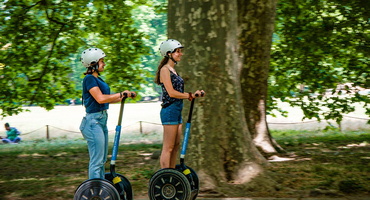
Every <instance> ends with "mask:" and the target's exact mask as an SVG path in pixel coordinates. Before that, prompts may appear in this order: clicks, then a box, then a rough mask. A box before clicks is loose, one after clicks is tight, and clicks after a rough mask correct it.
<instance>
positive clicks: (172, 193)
mask: <svg viewBox="0 0 370 200" xmlns="http://www.w3.org/2000/svg"><path fill="white" fill-rule="evenodd" d="M183 48H184V47H183V46H182V45H181V43H180V42H178V41H177V40H173V39H169V40H166V41H164V42H162V44H161V45H160V52H161V55H162V56H163V57H164V58H163V59H162V61H161V63H160V64H159V66H158V70H157V73H156V78H155V83H157V84H158V85H160V86H161V87H162V102H163V103H162V109H161V112H160V116H161V121H162V125H163V147H162V153H161V158H160V164H161V168H162V169H161V170H159V171H157V172H156V173H155V174H154V175H153V176H152V178H151V180H150V184H149V197H150V199H151V200H154V199H158V200H159V199H172V198H176V199H179V200H187V199H190V198H192V197H193V198H195V196H196V194H195V193H197V192H198V188H196V187H199V183H198V181H199V180H198V178H197V177H195V176H196V174H195V172H194V170H192V169H190V168H189V169H187V170H186V169H180V168H184V166H185V165H184V164H183V163H182V164H181V165H178V166H176V160H177V153H178V150H179V147H180V137H181V131H182V116H181V112H182V108H183V99H188V100H189V101H192V105H193V103H194V99H195V98H197V97H200V96H204V94H205V92H204V91H203V90H197V91H195V92H194V93H191V92H184V81H183V79H182V78H181V77H180V75H179V74H178V73H177V72H176V70H175V66H176V64H177V63H178V62H179V61H180V60H181V57H182V55H183V53H182V49H183ZM191 110H192V109H191ZM189 128H190V127H189ZM184 141H186V142H187V138H184ZM183 146H184V145H183ZM185 146H186V145H185ZM191 172H194V173H193V174H194V176H192V175H191ZM189 178H190V179H191V180H190V179H189ZM194 179H196V180H194Z"/></svg>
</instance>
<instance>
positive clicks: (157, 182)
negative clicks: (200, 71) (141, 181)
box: [148, 93, 204, 200]
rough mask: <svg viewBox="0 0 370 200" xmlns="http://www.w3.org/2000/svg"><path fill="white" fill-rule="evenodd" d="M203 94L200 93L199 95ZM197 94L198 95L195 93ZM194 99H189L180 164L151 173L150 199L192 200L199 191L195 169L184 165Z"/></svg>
mask: <svg viewBox="0 0 370 200" xmlns="http://www.w3.org/2000/svg"><path fill="white" fill-rule="evenodd" d="M203 95H204V94H203V93H202V94H201V96H203ZM197 96H198V95H197ZM194 100H195V99H193V100H192V101H191V105H190V111H189V117H188V121H187V122H186V128H185V134H184V139H183V143H182V148H181V154H180V164H179V165H176V169H171V168H164V169H160V170H158V171H157V172H156V173H154V174H153V176H152V177H151V179H150V181H149V192H148V195H149V199H150V200H164V199H171V200H194V199H196V197H197V196H198V192H199V178H198V175H197V174H196V173H195V171H194V170H193V169H192V168H190V167H188V166H186V165H185V155H186V149H187V146H188V140H189V137H190V127H191V117H192V113H193V107H194Z"/></svg>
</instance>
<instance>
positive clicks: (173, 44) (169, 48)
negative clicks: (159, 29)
mask: <svg viewBox="0 0 370 200" xmlns="http://www.w3.org/2000/svg"><path fill="white" fill-rule="evenodd" d="M178 48H184V47H183V46H182V45H181V43H180V42H179V41H177V40H173V39H168V40H166V41H164V42H162V44H161V46H160V47H159V51H160V52H161V55H162V56H164V57H166V56H167V53H168V52H170V53H172V52H174V51H175V50H176V49H178Z"/></svg>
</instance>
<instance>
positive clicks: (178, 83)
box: [160, 71, 184, 108]
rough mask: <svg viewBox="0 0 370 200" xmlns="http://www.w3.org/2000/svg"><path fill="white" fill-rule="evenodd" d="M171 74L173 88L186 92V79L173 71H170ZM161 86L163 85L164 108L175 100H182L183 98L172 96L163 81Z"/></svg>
mask: <svg viewBox="0 0 370 200" xmlns="http://www.w3.org/2000/svg"><path fill="white" fill-rule="evenodd" d="M170 76H171V82H172V87H173V89H175V90H176V91H179V92H181V93H183V92H184V80H183V79H182V78H181V76H180V75H176V74H175V73H173V72H172V71H170ZM160 86H161V87H162V104H161V105H162V108H165V107H167V106H169V105H171V104H172V103H173V102H175V101H182V99H176V98H172V97H170V95H168V92H167V90H166V88H165V87H164V84H163V83H160Z"/></svg>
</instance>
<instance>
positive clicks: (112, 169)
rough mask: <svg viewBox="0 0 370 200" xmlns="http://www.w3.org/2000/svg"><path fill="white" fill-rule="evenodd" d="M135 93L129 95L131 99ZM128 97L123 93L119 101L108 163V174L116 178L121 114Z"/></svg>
mask: <svg viewBox="0 0 370 200" xmlns="http://www.w3.org/2000/svg"><path fill="white" fill-rule="evenodd" d="M134 96H135V93H132V94H131V97H134ZM127 97H128V95H127V94H126V93H123V98H122V100H121V107H120V110H119V117H118V123H117V124H118V125H117V126H116V134H115V136H114V142H113V149H112V158H111V161H110V172H111V174H112V175H113V177H116V176H117V175H116V172H115V164H116V160H117V154H118V147H119V140H120V138H121V128H122V126H121V124H122V113H123V108H124V106H125V100H126V99H127Z"/></svg>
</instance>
